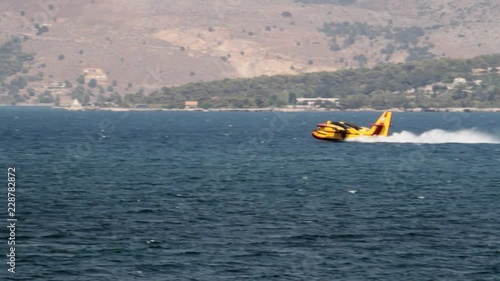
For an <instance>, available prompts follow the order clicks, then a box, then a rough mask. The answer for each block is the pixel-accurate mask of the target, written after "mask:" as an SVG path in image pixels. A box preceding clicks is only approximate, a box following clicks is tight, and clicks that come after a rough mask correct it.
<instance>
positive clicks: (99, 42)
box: [0, 0, 500, 88]
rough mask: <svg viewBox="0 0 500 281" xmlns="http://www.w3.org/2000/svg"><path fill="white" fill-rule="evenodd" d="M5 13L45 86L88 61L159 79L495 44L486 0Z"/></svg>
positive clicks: (117, 3) (311, 66) (193, 1)
mask: <svg viewBox="0 0 500 281" xmlns="http://www.w3.org/2000/svg"><path fill="white" fill-rule="evenodd" d="M309 2H315V3H320V4H310V3H309ZM0 11H1V12H0V23H1V24H0V31H1V32H2V33H1V34H0V36H1V38H2V39H5V38H8V37H9V36H11V35H13V34H14V35H20V36H25V37H26V38H27V39H28V40H27V41H26V43H25V45H24V46H25V48H26V50H27V51H31V52H35V53H36V57H35V59H36V62H35V63H34V64H33V65H32V67H31V70H30V71H32V72H33V73H36V72H40V71H41V72H43V73H44V77H45V81H44V82H47V83H48V82H54V81H64V80H73V81H74V80H75V79H76V78H77V77H78V76H79V75H81V74H82V70H83V69H84V68H85V67H95V68H101V69H103V70H104V71H105V72H106V74H107V76H108V79H109V81H112V80H116V81H117V82H118V85H119V86H122V87H124V86H125V85H126V84H128V83H132V84H133V85H134V88H135V87H139V86H144V87H146V88H155V87H160V86H163V85H176V84H182V83H186V82H191V81H199V80H214V79H221V78H226V77H254V76H259V75H273V74H293V73H303V72H312V71H321V70H335V69H339V68H345V67H357V66H360V65H367V66H372V65H374V64H376V63H378V62H385V61H389V62H402V61H405V60H408V59H423V58H428V57H433V56H436V57H442V56H447V57H453V58H466V57H473V56H477V55H481V54H489V53H494V52H497V49H496V46H498V45H500V44H499V43H500V40H499V38H498V35H497V34H498V33H499V31H500V25H499V24H498V23H499V22H500V9H499V3H498V1H493V0H482V1H477V0H455V1H450V0H435V1H429V0H357V1H356V0H329V1H328V0H316V1H314V0H300V1H293V0H273V1H262V0H260V1H243V0H186V1H171V0H40V1H29V0H4V1H1V2H0ZM344 22H347V23H344ZM325 24H326V25H325ZM44 26H46V28H45V27H44ZM47 29H48V31H47ZM44 31H47V32H44ZM422 32H423V34H422ZM37 33H38V34H37ZM408 34H409V35H408ZM391 45H392V47H391ZM61 55H63V56H64V58H62V56H61Z"/></svg>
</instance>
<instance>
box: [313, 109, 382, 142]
mask: <svg viewBox="0 0 500 281" xmlns="http://www.w3.org/2000/svg"><path fill="white" fill-rule="evenodd" d="M391 119H392V112H390V111H385V112H384V113H382V115H380V117H379V118H378V119H377V121H376V122H375V123H374V124H370V126H371V127H370V128H368V127H360V126H357V125H354V124H350V123H346V122H332V121H326V122H325V123H322V124H318V128H316V130H314V131H312V135H313V137H315V138H317V139H319V140H328V141H344V140H346V139H352V138H359V137H372V136H384V137H387V136H388V135H389V130H390V127H391Z"/></svg>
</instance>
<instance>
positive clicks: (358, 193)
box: [0, 107, 500, 281]
mask: <svg viewBox="0 0 500 281" xmlns="http://www.w3.org/2000/svg"><path fill="white" fill-rule="evenodd" d="M379 114H380V113H377V112H330V113H293V114H291V113H274V112H257V113H250V112H218V113H216V112H212V113H209V112H130V113H124V112H65V111H57V110H51V109H39V108H12V107H3V108H0V134H1V135H0V136H1V137H0V165H1V166H0V169H1V170H2V173H1V174H2V175H3V176H2V178H1V179H0V182H2V186H3V188H2V189H1V195H0V196H2V198H7V194H6V192H7V190H6V189H7V187H6V186H7V175H6V173H7V168H8V167H10V166H15V167H16V183H17V186H18V187H17V189H16V215H17V218H18V222H17V224H16V232H17V233H16V273H15V274H12V273H9V272H8V271H7V269H8V268H9V266H8V265H7V264H6V262H7V257H5V256H4V254H7V253H8V245H7V238H8V236H9V233H7V231H6V227H4V226H3V227H0V228H1V229H2V232H1V234H2V235H1V240H0V245H1V246H0V249H1V254H2V255H0V256H3V257H4V258H1V259H0V261H1V263H0V264H2V266H0V280H61V281H62V280H64V281H67V280H85V281H87V280H209V281H211V280H214V281H215V280H398V281H399V280H407V281H410V280H419V281H420V280H500V237H499V236H500V173H499V172H500V169H499V166H500V157H499V156H500V144H499V143H498V142H497V141H496V140H498V139H499V137H500V130H499V129H500V114H499V113H394V120H393V128H392V131H393V132H394V133H401V132H402V131H408V132H411V133H412V134H413V136H409V137H408V136H407V138H408V139H406V141H401V140H400V139H398V141H396V142H394V143H350V142H349V143H329V142H322V141H318V140H315V139H314V138H312V137H311V135H310V132H311V130H312V129H314V128H315V126H316V124H317V123H320V122H324V121H325V120H327V119H336V120H345V121H351V122H352V123H357V124H360V125H366V124H369V123H371V122H373V121H374V120H376V118H377V117H378V115H379ZM433 129H441V130H442V132H445V134H446V135H447V137H446V139H447V141H444V142H445V143H440V144H426V143H425V142H426V141H423V142H422V141H421V139H422V138H426V139H431V140H432V141H435V140H436V138H437V139H442V138H443V137H442V134H437V135H434V136H429V134H431V135H432V133H429V131H432V130H433ZM426 132H427V133H426ZM422 133H424V134H423V135H422ZM475 133H478V135H476V134H475ZM418 136H420V138H418ZM468 136H470V138H469V137H468ZM477 136H479V137H477ZM471 138H474V143H463V142H467V141H466V140H467V139H469V140H470V139H471ZM486 138H487V139H488V140H489V141H488V142H490V143H481V142H482V141H481V140H482V139H486ZM416 139H418V140H416ZM450 139H451V140H452V141H450ZM492 140H493V141H492ZM1 202H3V203H1V204H2V205H4V206H3V207H2V208H3V209H4V211H3V212H2V214H3V215H2V223H1V225H4V224H5V226H6V225H8V224H7V221H6V219H7V217H6V209H7V201H6V200H5V199H2V200H1ZM1 225H0V226H1Z"/></svg>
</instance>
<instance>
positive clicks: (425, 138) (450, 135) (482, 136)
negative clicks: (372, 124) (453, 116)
mask: <svg viewBox="0 0 500 281" xmlns="http://www.w3.org/2000/svg"><path fill="white" fill-rule="evenodd" d="M352 141H357V142H389V143H431V144H434V143H498V144H500V137H499V136H495V135H493V134H489V133H485V132H480V131H477V130H474V129H464V130H459V131H446V130H441V129H433V130H430V131H427V132H424V133H422V134H420V135H417V134H414V133H412V132H408V131H402V132H400V133H393V134H392V135H390V136H388V137H372V138H356V139H352Z"/></svg>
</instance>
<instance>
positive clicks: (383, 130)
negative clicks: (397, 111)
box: [370, 111, 392, 137]
mask: <svg viewBox="0 0 500 281" xmlns="http://www.w3.org/2000/svg"><path fill="white" fill-rule="evenodd" d="M391 121H392V112H390V111H384V113H382V115H380V117H379V118H378V119H377V121H376V122H375V123H373V124H371V126H372V128H371V130H370V133H371V134H372V135H374V136H375V135H379V136H384V137H387V136H388V135H389V130H390V129H391Z"/></svg>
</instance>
